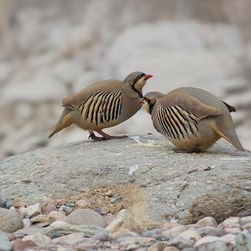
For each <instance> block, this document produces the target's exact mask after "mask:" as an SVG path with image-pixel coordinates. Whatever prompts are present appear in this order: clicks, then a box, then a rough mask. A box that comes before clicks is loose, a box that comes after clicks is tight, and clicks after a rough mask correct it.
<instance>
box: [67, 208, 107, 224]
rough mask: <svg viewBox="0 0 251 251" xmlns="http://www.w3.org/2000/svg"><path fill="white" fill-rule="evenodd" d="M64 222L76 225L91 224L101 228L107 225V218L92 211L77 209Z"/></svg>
mask: <svg viewBox="0 0 251 251" xmlns="http://www.w3.org/2000/svg"><path fill="white" fill-rule="evenodd" d="M64 221H65V222H67V223H69V224H75V225H83V224H87V225H88V224H89V225H96V226H100V227H105V226H106V225H107V223H106V220H105V218H104V217H103V216H101V215H100V214H98V213H97V212H95V211H93V210H91V209H76V210H74V211H73V212H72V213H71V214H69V215H68V216H67V217H66V219H65V220H64Z"/></svg>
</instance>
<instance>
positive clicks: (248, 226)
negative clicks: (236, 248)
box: [241, 222, 251, 230]
mask: <svg viewBox="0 0 251 251" xmlns="http://www.w3.org/2000/svg"><path fill="white" fill-rule="evenodd" d="M241 229H243V230H245V229H247V230H250V229H251V222H250V223H247V224H245V225H242V226H241Z"/></svg>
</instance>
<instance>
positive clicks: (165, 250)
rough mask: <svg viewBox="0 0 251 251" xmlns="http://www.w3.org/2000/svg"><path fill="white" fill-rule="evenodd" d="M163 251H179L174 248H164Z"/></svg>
mask: <svg viewBox="0 0 251 251" xmlns="http://www.w3.org/2000/svg"><path fill="white" fill-rule="evenodd" d="M163 251H179V249H178V248H176V247H166V248H164V250H163Z"/></svg>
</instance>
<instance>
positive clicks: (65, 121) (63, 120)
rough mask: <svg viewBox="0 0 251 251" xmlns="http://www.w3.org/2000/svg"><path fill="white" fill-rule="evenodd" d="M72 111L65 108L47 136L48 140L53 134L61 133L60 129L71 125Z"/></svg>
mask: <svg viewBox="0 0 251 251" xmlns="http://www.w3.org/2000/svg"><path fill="white" fill-rule="evenodd" d="M71 112H72V110H70V109H67V108H65V109H64V110H63V112H62V114H61V116H60V118H59V120H58V122H57V124H56V125H55V128H54V130H53V131H52V133H51V134H50V135H49V136H48V138H51V137H52V136H53V135H54V134H55V133H57V132H59V131H61V130H62V129H64V128H66V127H68V126H70V125H71V124H72V117H71Z"/></svg>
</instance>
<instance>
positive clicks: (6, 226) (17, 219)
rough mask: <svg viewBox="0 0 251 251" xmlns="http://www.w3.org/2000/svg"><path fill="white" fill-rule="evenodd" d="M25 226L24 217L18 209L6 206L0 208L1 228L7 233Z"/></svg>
mask: <svg viewBox="0 0 251 251" xmlns="http://www.w3.org/2000/svg"><path fill="white" fill-rule="evenodd" d="M20 228H23V218H22V216H21V214H20V213H19V212H17V211H12V210H9V209H6V208H0V230H2V231H3V232H7V233H13V232H15V231H16V230H18V229H20Z"/></svg>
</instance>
